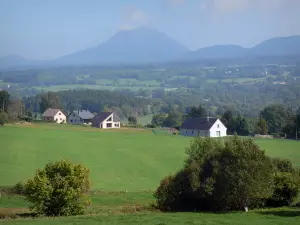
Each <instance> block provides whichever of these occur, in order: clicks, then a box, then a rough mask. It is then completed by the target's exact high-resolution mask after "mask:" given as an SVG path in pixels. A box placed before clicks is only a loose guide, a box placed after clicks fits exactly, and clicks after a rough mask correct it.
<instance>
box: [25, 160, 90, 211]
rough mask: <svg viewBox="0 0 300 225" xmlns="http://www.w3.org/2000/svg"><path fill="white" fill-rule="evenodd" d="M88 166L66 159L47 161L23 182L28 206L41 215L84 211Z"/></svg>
mask: <svg viewBox="0 0 300 225" xmlns="http://www.w3.org/2000/svg"><path fill="white" fill-rule="evenodd" d="M89 174H90V171H89V169H87V168H85V167H84V166H82V165H80V164H73V163H71V162H70V161H67V160H61V161H58V162H54V163H48V164H47V165H46V167H45V168H44V169H43V170H40V169H38V170H37V171H36V174H35V176H34V178H33V179H30V180H28V182H27V183H26V184H25V196H26V199H27V200H28V201H29V202H31V203H32V207H31V209H32V210H34V211H35V212H36V213H38V214H42V215H45V216H70V215H79V214H83V213H84V209H85V207H86V206H87V205H88V204H89V195H88V193H89V190H90V182H89Z"/></svg>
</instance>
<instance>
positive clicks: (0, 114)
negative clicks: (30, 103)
mask: <svg viewBox="0 0 300 225" xmlns="http://www.w3.org/2000/svg"><path fill="white" fill-rule="evenodd" d="M7 121H8V116H7V114H6V113H5V112H4V111H2V110H0V126H3V125H4V124H5V123H7Z"/></svg>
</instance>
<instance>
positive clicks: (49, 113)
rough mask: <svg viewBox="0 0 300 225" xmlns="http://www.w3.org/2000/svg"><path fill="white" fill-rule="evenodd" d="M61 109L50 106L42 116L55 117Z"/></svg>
mask: <svg viewBox="0 0 300 225" xmlns="http://www.w3.org/2000/svg"><path fill="white" fill-rule="evenodd" d="M59 111H61V110H60V109H51V108H49V109H47V110H46V111H45V112H44V113H43V115H42V117H54V116H55V115H56V114H57V113H58V112H59Z"/></svg>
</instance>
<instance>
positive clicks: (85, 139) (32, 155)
mask: <svg viewBox="0 0 300 225" xmlns="http://www.w3.org/2000/svg"><path fill="white" fill-rule="evenodd" d="M191 140H192V139H191V138H187V137H180V136H167V135H163V134H160V135H154V134H153V133H152V132H151V130H145V129H125V128H122V129H118V130H100V129H96V128H90V127H85V126H70V125H55V124H48V125H47V124H26V125H6V126H4V127H0V146H1V147H0V186H1V187H10V186H13V185H14V184H16V183H17V182H19V181H26V180H27V179H28V178H31V177H32V176H33V175H34V172H35V170H36V169H37V168H42V167H44V166H45V164H46V163H48V162H49V161H54V160H59V159H62V158H66V159H69V160H72V161H74V162H77V163H82V164H84V165H85V166H87V167H88V168H90V170H91V182H92V190H93V194H92V197H91V198H92V206H91V207H90V208H89V209H88V210H87V213H88V215H86V216H79V217H67V218H56V219H46V218H38V219H29V218H23V217H22V216H21V217H20V218H19V219H16V220H12V219H9V220H2V221H1V220H0V224H24V225H26V224H37V225H38V224H83V223H84V224H88V225H89V224H212V225H214V224H289V225H293V224H299V221H300V209H299V208H280V209H269V210H258V211H250V212H249V213H245V212H239V213H227V214H212V213H173V214H172V213H162V212H157V211H153V209H151V208H150V207H149V206H150V204H151V203H152V202H153V201H154V197H153V192H154V190H155V189H156V187H157V186H158V185H159V182H160V180H161V179H162V178H163V177H165V176H166V175H169V174H171V173H174V172H175V171H176V170H178V169H180V168H181V167H182V166H183V162H184V159H185V148H186V147H187V146H188V145H189V143H190V141H191ZM255 141H256V143H257V144H258V145H259V146H260V147H261V148H262V149H265V151H266V153H267V154H268V155H270V156H273V157H280V158H286V159H290V160H291V161H292V162H293V164H294V165H295V166H300V142H297V141H291V140H279V139H278V140H277V139H276V140H275V139H256V140H255ZM27 208H28V203H27V202H26V201H25V200H24V198H23V197H21V196H5V195H3V196H1V198H0V218H1V214H2V215H3V214H7V213H8V212H9V213H13V214H14V215H17V214H24V213H25V215H26V213H28V209H27Z"/></svg>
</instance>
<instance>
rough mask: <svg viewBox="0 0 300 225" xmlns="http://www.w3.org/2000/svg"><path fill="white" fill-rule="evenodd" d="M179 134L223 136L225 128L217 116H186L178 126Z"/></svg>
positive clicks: (225, 133) (225, 131)
mask: <svg viewBox="0 0 300 225" xmlns="http://www.w3.org/2000/svg"><path fill="white" fill-rule="evenodd" d="M180 135H182V136H190V137H193V136H194V137H196V136H201V137H224V136H227V128H226V127H225V126H224V124H223V123H222V122H221V121H220V120H219V119H218V118H212V117H206V118H200V117H198V118H188V119H186V120H185V121H184V123H183V124H182V126H181V128H180Z"/></svg>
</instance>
